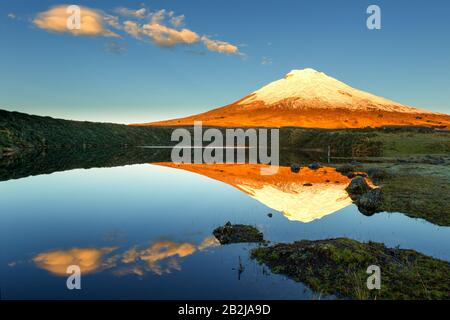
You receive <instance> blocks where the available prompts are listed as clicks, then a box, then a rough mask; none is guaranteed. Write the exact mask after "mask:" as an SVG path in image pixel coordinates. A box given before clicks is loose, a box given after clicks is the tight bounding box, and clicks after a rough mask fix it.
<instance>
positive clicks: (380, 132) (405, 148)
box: [280, 127, 450, 157]
mask: <svg viewBox="0 0 450 320" xmlns="http://www.w3.org/2000/svg"><path fill="white" fill-rule="evenodd" d="M280 142H281V146H282V147H286V148H292V149H297V150H302V149H304V150H305V149H306V150H308V149H319V150H322V151H326V150H327V149H328V146H330V147H331V153H332V156H351V157H396V156H405V155H419V154H448V153H450V133H449V132H439V131H435V130H433V129H431V128H425V127H385V128H377V129H373V128H364V129H339V130H326V129H303V128H285V129H282V130H281V133H280Z"/></svg>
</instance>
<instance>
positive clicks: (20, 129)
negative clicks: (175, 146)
mask: <svg viewBox="0 0 450 320" xmlns="http://www.w3.org/2000/svg"><path fill="white" fill-rule="evenodd" d="M170 133H171V131H170V130H168V129H166V128H151V127H130V126H126V125H120V124H112V123H96V122H87V121H70V120H61V119H54V118H50V117H41V116H33V115H28V114H24V113H19V112H9V111H5V110H0V149H2V150H3V152H12V151H15V150H20V149H24V148H35V149H39V148H48V147H90V146H123V145H144V144H164V143H165V142H166V141H170ZM0 153H2V152H0Z"/></svg>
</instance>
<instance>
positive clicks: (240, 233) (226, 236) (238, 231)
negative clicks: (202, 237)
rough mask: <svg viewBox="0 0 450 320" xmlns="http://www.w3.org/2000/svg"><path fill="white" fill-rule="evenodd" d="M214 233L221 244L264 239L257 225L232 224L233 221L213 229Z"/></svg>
mask: <svg viewBox="0 0 450 320" xmlns="http://www.w3.org/2000/svg"><path fill="white" fill-rule="evenodd" d="M213 235H214V236H215V237H216V239H217V240H219V242H220V244H231V243H241V242H263V241H264V237H263V234H262V232H260V231H259V230H258V229H256V228H255V227H253V226H248V225H244V224H231V222H227V223H226V224H225V225H224V226H222V227H218V228H216V229H215V230H214V231H213Z"/></svg>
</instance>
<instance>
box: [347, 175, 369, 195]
mask: <svg viewBox="0 0 450 320" xmlns="http://www.w3.org/2000/svg"><path fill="white" fill-rule="evenodd" d="M346 190H347V192H348V193H349V194H350V195H354V196H359V195H363V194H364V193H366V192H369V191H370V190H371V188H370V186H369V185H368V184H367V182H366V179H364V178H363V177H361V176H357V177H355V178H353V179H352V181H351V182H350V184H349V185H348V187H347V188H346Z"/></svg>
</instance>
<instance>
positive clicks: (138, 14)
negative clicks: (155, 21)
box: [114, 7, 147, 19]
mask: <svg viewBox="0 0 450 320" xmlns="http://www.w3.org/2000/svg"><path fill="white" fill-rule="evenodd" d="M114 12H116V13H117V14H120V15H121V16H125V17H134V18H136V19H143V18H145V14H146V13H147V9H145V8H140V9H136V10H133V9H128V8H125V7H119V8H116V9H115V10H114Z"/></svg>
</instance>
